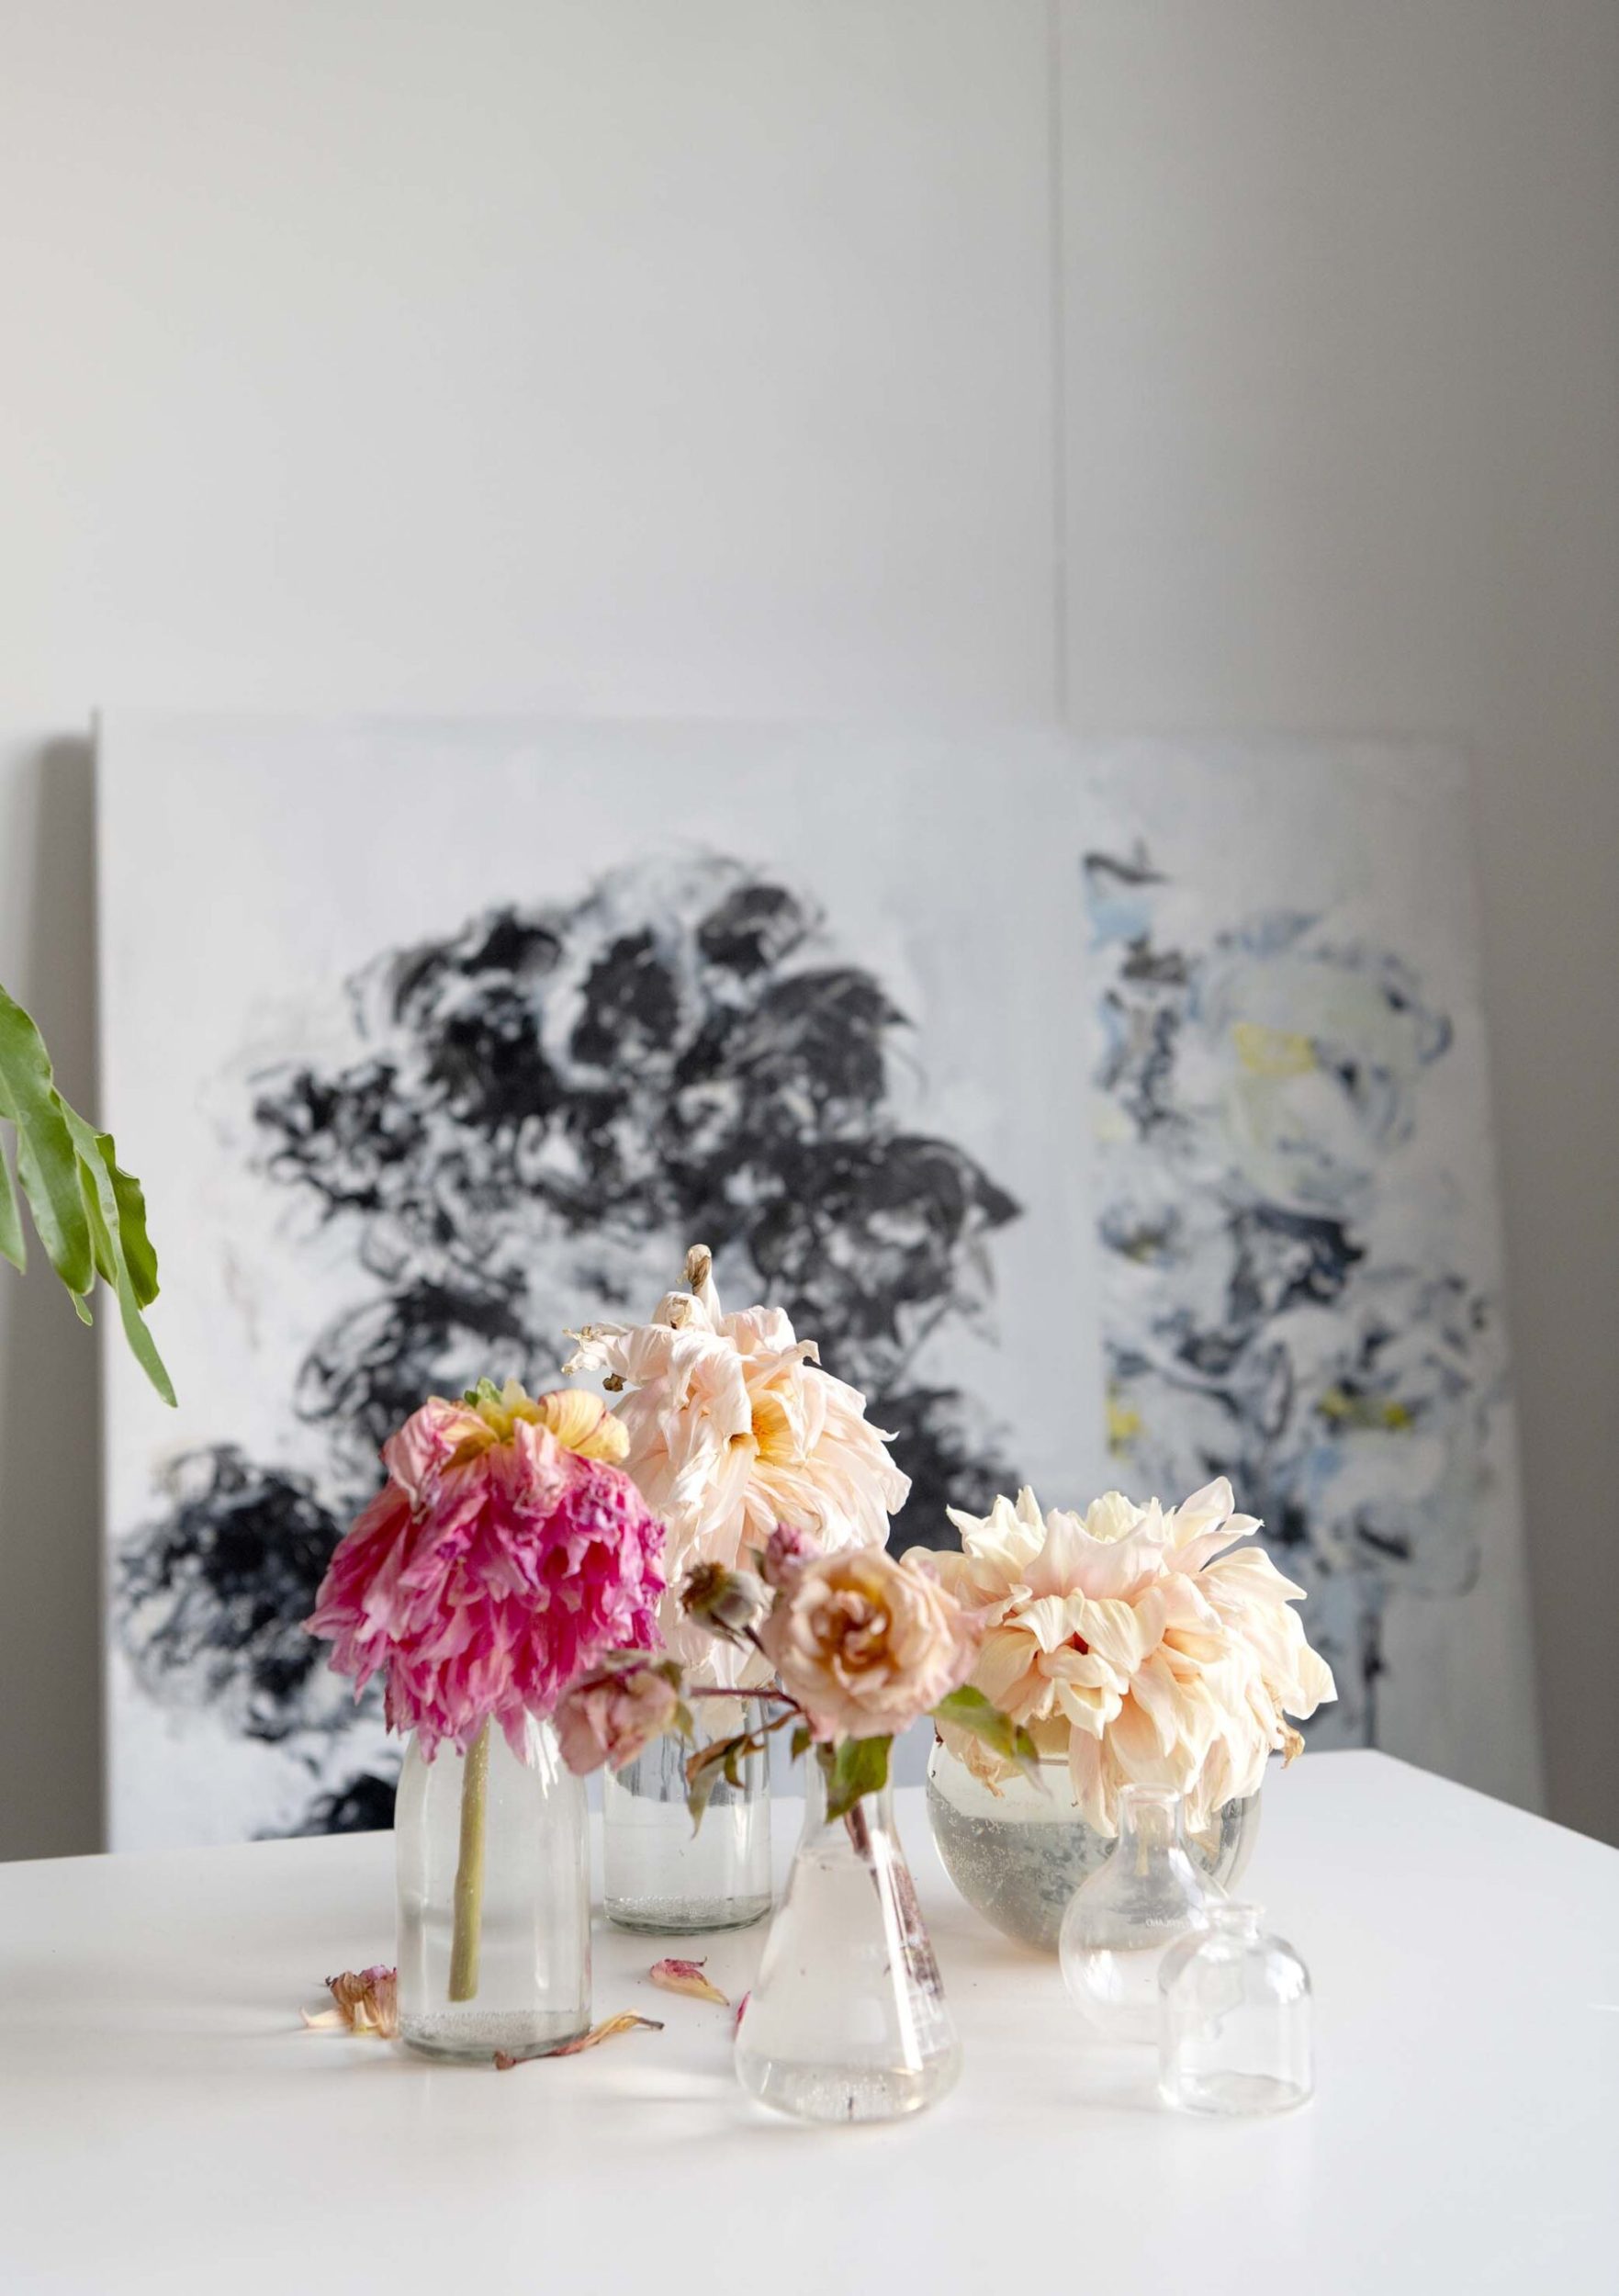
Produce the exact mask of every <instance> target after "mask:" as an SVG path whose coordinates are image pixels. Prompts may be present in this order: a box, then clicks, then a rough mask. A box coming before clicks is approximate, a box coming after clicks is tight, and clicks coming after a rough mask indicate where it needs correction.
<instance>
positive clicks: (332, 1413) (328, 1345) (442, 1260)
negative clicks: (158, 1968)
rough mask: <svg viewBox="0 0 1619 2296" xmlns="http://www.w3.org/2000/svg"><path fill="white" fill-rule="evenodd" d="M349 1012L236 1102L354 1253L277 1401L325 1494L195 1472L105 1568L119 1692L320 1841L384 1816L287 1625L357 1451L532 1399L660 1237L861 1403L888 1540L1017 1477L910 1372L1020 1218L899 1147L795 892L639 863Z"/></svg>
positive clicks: (387, 971) (452, 946)
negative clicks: (137, 1693) (113, 1609)
mask: <svg viewBox="0 0 1619 2296" xmlns="http://www.w3.org/2000/svg"><path fill="white" fill-rule="evenodd" d="M347 995H348V1001H349V1005H350V1008H351V1012H352V1018H353V1022H354V1038H355V1049H354V1057H353V1058H352V1059H350V1060H348V1061H347V1062H345V1063H343V1064H337V1065H324V1064H323V1065H317V1064H312V1063H309V1062H304V1061H298V1060H296V1059H295V1060H292V1061H289V1062H287V1063H286V1064H283V1065H280V1066H278V1067H276V1068H275V1069H273V1070H272V1071H270V1072H268V1073H265V1074H262V1075H258V1076H257V1077H256V1078H255V1079H254V1080H253V1085H252V1094H253V1132H254V1138H255V1142H256V1150H255V1159H254V1160H255V1164H256V1166H257V1168H258V1170H259V1171H260V1172H261V1173H262V1176H263V1178H264V1183H265V1184H266V1185H267V1186H270V1187H275V1188H277V1189H282V1190H285V1191H287V1196H288V1203H289V1208H290V1207H291V1206H292V1205H294V1204H297V1205H300V1206H301V1207H303V1209H304V1211H305V1213H306V1214H307V1215H308V1216H310V1217H312V1218H313V1220H314V1221H315V1222H316V1223H317V1224H318V1225H319V1226H320V1227H321V1228H322V1229H325V1230H328V1231H330V1230H332V1229H334V1228H335V1229H336V1230H337V1231H338V1232H341V1234H342V1235H343V1238H344V1239H345V1241H346V1243H347V1244H348V1245H349V1246H350V1248H351V1249H352V1256H353V1267H354V1286H353V1294H352V1297H351V1299H350V1300H348V1301H347V1302H346V1303H345V1304H344V1305H343V1308H342V1309H341V1311H339V1312H338V1313H337V1314H336V1315H335V1316H333V1317H332V1319H331V1320H330V1321H329V1322H328V1323H327V1324H326V1326H325V1328H324V1329H323V1330H321V1331H320V1332H319V1333H318V1334H315V1335H314V1337H313V1339H312V1342H311V1344H310V1345H309V1350H308V1353H307V1355H306V1356H305V1359H304V1361H303V1364H302V1366H301V1368H300V1371H299V1374H298V1382H297V1390H296V1393H295V1395H294V1396H292V1397H291V1398H289V1399H288V1402H289V1407H290V1409H291V1411H292V1412H293V1413H294V1414H295V1415H296V1417H297V1418H298V1420H299V1421H301V1422H303V1423H304V1424H306V1425H307V1426H310V1427H314V1428H316V1429H318V1430H320V1436H321V1440H322V1444H323V1446H324V1453H325V1458H326V1468H325V1470H324V1471H323V1472H322V1473H320V1475H319V1476H318V1477H316V1478H314V1479H313V1480H310V1479H308V1478H304V1477H299V1476H297V1475H294V1474H292V1473H290V1472H288V1471H286V1470H284V1469H278V1468H276V1467H275V1466H270V1465H264V1464H259V1463H254V1462H252V1461H250V1460H248V1459H246V1458H242V1455H241V1454H240V1452H239V1451H237V1450H235V1449H234V1448H231V1447H230V1446H223V1447H220V1448H219V1449H218V1450H215V1451H212V1452H208V1453H205V1454H202V1455H199V1456H196V1457H193V1458H189V1459H187V1460H186V1461H184V1462H183V1463H182V1465H181V1467H180V1468H179V1469H177V1470H176V1472H175V1476H174V1480H173V1484H172V1488H171V1491H170V1492H169V1505H168V1509H167V1511H166V1513H165V1514H163V1515H162V1516H161V1517H160V1518H159V1519H158V1520H156V1521H155V1522H153V1523H152V1524H150V1525H147V1526H146V1527H145V1528H144V1529H143V1530H142V1531H141V1532H140V1533H138V1534H137V1535H136V1536H134V1537H133V1538H132V1539H131V1540H130V1541H129V1542H128V1544H127V1545H126V1547H125V1548H124V1549H123V1551H122V1554H121V1556H120V1559H119V1565H118V1569H119V1584H118V1631H119V1635H120V1639H121V1642H122V1645H123V1647H124V1649H125V1650H126V1651H127V1652H128V1654H129V1658H130V1660H131V1661H132V1663H133V1665H134V1668H135V1671H136V1672H137V1674H138V1677H139V1679H140V1680H141V1682H142V1683H143V1684H144V1685H145V1687H146V1688H147V1689H148V1691H149V1692H150V1693H151V1694H152V1695H153V1696H156V1697H159V1698H161V1699H163V1700H165V1701H168V1702H170V1703H184V1702H192V1703H199V1702H204V1701H206V1702H208V1703H210V1704H213V1703H219V1702H220V1701H224V1702H226V1703H228V1704H229V1705H230V1707H231V1709H232V1710H233V1712H234V1714H235V1716H236V1717H237V1720H238V1724H239V1727H240V1728H242V1731H244V1732H245V1733H246V1734H248V1735H249V1736H251V1737H253V1738H257V1739H263V1740H265V1741H270V1742H275V1743H277V1744H280V1745H282V1746H284V1747H286V1748H287V1749H288V1750H291V1751H293V1752H294V1753H297V1754H299V1755H300V1756H304V1757H307V1760H308V1763H309V1770H310V1773H311V1777H315V1776H316V1775H319V1776H320V1780H321V1790H320V1793H319V1794H318V1795H317V1794H312V1795H311V1801H310V1806H309V1810H308V1811H307V1812H306V1815H305V1817H304V1818H303V1819H302V1820H301V1821H300V1824H301V1825H302V1826H303V1827H306V1828H309V1829H319V1830H343V1829H349V1828H353V1827H358V1826H363V1825H365V1824H366V1823H369V1822H377V1823H386V1822H387V1809H388V1793H389V1781H388V1779H386V1778H380V1777H378V1776H377V1775H376V1774H375V1773H374V1772H372V1771H366V1772H365V1773H360V1774H356V1775H354V1776H353V1777H349V1778H343V1779H340V1780H339V1781H338V1782H337V1784H335V1785H334V1784H332V1780H331V1772H330V1761H329V1757H330V1754H331V1751H332V1738H333V1736H334V1734H337V1733H340V1732H341V1730H342V1729H343V1722H344V1708H343V1705H342V1703H341V1701H340V1700H338V1699H336V1698H334V1696H333V1694H332V1691H333V1685H332V1682H331V1679H330V1677H328V1676H327V1675H326V1674H325V1671H324V1669H323V1667H322V1665H321V1663H320V1652H318V1651H317V1650H316V1649H315V1648H314V1646H313V1645H311V1644H309V1642H308V1640H307V1638H304V1637H303V1636H302V1634H301V1630H300V1628H299V1626H298V1621H299V1620H301V1619H302V1618H303V1617H304V1616H305V1615H307V1613H308V1611H309V1608H310V1605H311V1603H312V1600H313V1596H314V1592H315V1587H316V1584H317V1583H318V1581H319V1579H320V1573H321V1570H323V1568H324V1564H325V1559H326V1557H327V1555H328V1554H329V1553H330V1550H331V1548H332V1544H333V1542H334V1540H335V1538H336V1537H337V1536H338V1535H339V1532H340V1530H341V1527H342V1525H343V1523H344V1522H345V1521H346V1520H348V1519H349V1518H350V1517H351V1516H352V1514H354V1511H355V1510H356V1509H357V1508H358V1507H359V1506H360V1505H362V1504H363V1503H365V1499H366V1498H367V1497H368V1496H369V1495H370V1492H371V1491H373V1490H374V1489H375V1488H376V1483H377V1473H378V1469H377V1450H378V1447H379V1446H380V1444H381V1442H382V1441H383V1439H384V1437H385V1436H386V1435H388V1433H389V1432H390V1431H391V1430H392V1429H393V1428H394V1427H395V1426H397V1425H398V1424H399V1422H400V1420H401V1419H403V1418H404V1417H405V1416H406V1414H407V1413H408V1412H410V1411H411V1410H412V1409H414V1408H415V1406H416V1405H417V1404H418V1403H420V1402H421V1401H422V1398H423V1397H424V1396H426V1395H428V1394H429V1393H433V1392H450V1393H454V1392H456V1391H458V1390H460V1389H461V1388H462V1387H464V1386H466V1385H467V1384H468V1383H469V1382H470V1381H472V1380H474V1379H477V1378H478V1377H480V1376H481V1375H483V1374H485V1373H492V1374H493V1375H494V1376H496V1377H504V1376H506V1375H507V1374H511V1373H515V1374H516V1375H517V1376H518V1377H520V1378H522V1379H524V1380H525V1381H526V1382H528V1383H530V1384H531V1385H532V1384H534V1383H536V1382H545V1381H546V1380H549V1379H554V1378H555V1377H556V1375H557V1371H558V1369H559V1367H560V1363H561V1359H562V1353H563V1350H564V1347H565V1345H566V1343H565V1342H564V1340H563V1336H562V1335H563V1333H564V1330H565V1328H566V1327H567V1326H568V1324H569V1323H574V1322H579V1320H581V1318H582V1317H583V1316H584V1315H587V1314H591V1315H595V1316H597V1317H599V1318H600V1317H608V1316H612V1315H614V1314H622V1315H624V1316H625V1317H626V1318H632V1319H633V1318H634V1317H635V1316H638V1315H641V1314H644V1313H645V1312H646V1310H647V1308H648V1306H649V1305H650V1303H651V1301H652V1300H655V1299H656V1298H657V1297H658V1295H659V1294H660V1293H661V1292H662V1291H663V1290H665V1289H667V1288H668V1287H669V1283H670V1281H671V1280H672V1279H673V1277H674V1275H675V1273H676V1271H677V1270H678V1269H679V1267H680V1261H681V1255H682V1254H683V1252H684V1249H685V1246H686V1245H687V1244H689V1243H691V1242H692V1241H694V1240H697V1239H701V1240H702V1241H703V1242H705V1243H707V1244H710V1245H711V1246H712V1247H713V1249H714V1255H715V1260H716V1270H717V1274H718V1278H719V1281H720V1285H721V1289H722V1291H724V1292H725V1293H726V1294H727V1295H728V1296H730V1297H733V1298H737V1299H747V1300H754V1299H759V1300H767V1301H770V1302H771V1303H773V1304H776V1305H778V1306H781V1307H782V1308H784V1309H785V1310H786V1311H787V1312H788V1314H789V1315H790V1316H791V1317H792V1319H793V1322H794V1323H795V1324H796V1326H797V1327H798V1329H799V1330H800V1331H801V1332H804V1333H809V1334H814V1335H815V1337H816V1338H817V1339H818V1340H819V1342H820V1345H821V1352H822V1356H823V1358H824V1360H825V1362H826V1366H827V1367H828V1368H829V1369H831V1370H833V1371H835V1372H836V1373H837V1374H838V1377H840V1378H842V1379H847V1380H849V1382H850V1383H852V1384H853V1385H855V1386H856V1387H859V1388H860V1389H861V1390H863V1391H864V1392H865V1393H866V1395H867V1396H868V1398H869V1401H870V1408H871V1416H872V1418H873V1419H874V1420H875V1422H876V1423H877V1424H879V1425H881V1426H883V1427H885V1428H888V1429H892V1430H894V1436H895V1439H894V1454H895V1457H896V1458H897V1460H898V1462H899V1464H900V1466H901V1467H902V1468H903V1469H904V1470H905V1473H906V1474H908V1475H909V1476H910V1477H911V1479H912V1484H913V1498H912V1502H911V1505H910V1508H909V1509H908V1510H907V1515H906V1534H907V1536H909V1537H911V1538H913V1539H916V1538H919V1539H922V1540H924V1541H940V1542H942V1541H943V1540H944V1539H946V1538H948V1537H949V1535H950V1534H949V1530H948V1525H947V1524H946V1521H945V1514H944V1510H945V1507H946V1506H947V1504H949V1505H957V1506H964V1507H967V1508H969V1509H971V1510H973V1512H983V1511H984V1509H985V1508H987V1506H988V1505H989V1503H990V1502H991V1500H992V1499H993V1496H994V1494H995V1491H997V1490H1000V1489H1003V1488H1006V1487H1007V1486H1009V1485H1010V1484H1011V1483H1013V1482H1014V1481H1015V1480H1016V1474H1015V1470H1014V1469H1012V1468H1011V1467H1010V1466H1009V1465H1008V1464H1007V1463H1006V1460H1005V1458H1003V1456H1002V1452H1001V1447H1000V1444H1001V1438H1000V1435H999V1432H998V1431H997V1429H996V1428H995V1427H994V1426H993V1425H991V1424H986V1422H985V1421H984V1416H983V1414H982V1413H981V1412H980V1411H979V1409H978V1407H977V1406H976V1405H975V1404H974V1402H973V1400H972V1399H971V1398H970V1397H969V1396H968V1395H967V1394H965V1393H964V1392H962V1391H961V1390H958V1389H957V1388H955V1387H952V1386H949V1385H943V1384H940V1383H939V1381H938V1380H937V1379H929V1378H928V1376H927V1374H926V1373H925V1371H924V1370H923V1369H922V1368H921V1363H922V1359H923V1353H924V1349H925V1347H926V1345H927V1343H928V1341H929V1339H931V1338H932V1337H933V1336H934V1334H936V1333H938V1332H939V1330H940V1329H941V1328H947V1327H949V1326H950V1324H951V1323H956V1324H967V1325H972V1326H975V1327H978V1328H987V1326H988V1318H989V1314H990V1311H991V1308H992V1305H993V1293H994V1282H993V1274H992V1270H991V1266H990V1258H989V1251H988V1245H989V1242H990V1239H992V1238H993V1236H994V1235H995V1232H997V1231H999V1230H1002V1229H1004V1228H1005V1227H1006V1226H1007V1225H1008V1223H1010V1222H1011V1221H1015V1220H1017V1218H1019V1217H1020V1207H1019V1206H1018V1205H1017V1203H1016V1202H1015V1201H1014V1200H1013V1199H1012V1198H1011V1196H1010V1195H1008V1194H1007V1192H1006V1190H1005V1189H1004V1188H1003V1187H1000V1186H999V1185H998V1184H997V1183H996V1182H995V1180H994V1179H993V1178H992V1177H991V1176H990V1175H989V1174H988V1173H987V1172H985V1171H984V1168H983V1166H982V1165H979V1164H978V1163H977V1162H976V1161H975V1160H974V1158H973V1157H972V1156H971V1155H969V1154H967V1153H966V1152H965V1151H964V1150H962V1149H961V1148H960V1147H958V1146H957V1145H955V1144H954V1143H953V1142H950V1141H949V1140H947V1139H944V1138H941V1137H939V1136H938V1135H937V1134H933V1133H928V1132H922V1131H915V1130H912V1129H908V1128H907V1127H906V1126H905V1124H904V1123H903V1122H902V1121H900V1120H899V1119H898V1117H897V1116H896V1114H895V1113H894V1105H895V1092H894V1086H895V1083H896V1063H901V1062H906V1063H910V1064H914V1063H915V1060H916V1052H915V1051H914V1050H912V1049H911V1047H912V1044H913V1041H914V1032H913V1031H912V1030H911V1023H910V1021H909V1020H908V1019H907V1016H906V1015H905V1012H904V1011H903V1010H902V1009H901V1008H900V1007H898V1006H897V1005H896V1004H895V1002H894V999H893V997H892V996H891V995H890V994H889V992H888V990H887V989H886V988H885V987H884V985H883V983H882V982H881V981H880V980H879V979H878V978H877V977H876V975H875V974H872V973H871V972H870V971H869V970H867V969H865V968H864V967H861V966H860V965H857V964H853V963H851V962H848V961H847V960H846V959H844V958H842V957H841V956H840V955H839V953H838V951H837V949H836V948H835V947H834V946H832V945H831V943H830V941H829V939H828V936H827V933H826V928H825V925H824V922H823V919H822V917H821V916H820V914H819V912H818V910H817V908H816V907H815V904H814V903H813V902H812V901H811V900H810V899H809V898H807V897H806V896H805V895H804V894H803V893H802V892H799V891H797V890H795V889H793V887H791V886H790V885H788V884H784V883H782V882H780V881H779V880H777V879H775V878H773V877H770V876H767V875H761V874H759V872H757V871H754V870H750V869H748V868H746V867H744V866H743V865H742V864H740V863H739V862H736V861H730V860H726V859H723V858H721V857H718V856H713V855H710V856H703V857H700V858H697V859H690V860H679V861H675V860H671V861H658V862H648V863H644V864H640V865H636V866H632V867H630V868H627V869H624V870H622V871H618V872H613V874H611V875H609V876H607V877H604V878H603V879H602V880H601V881H599V882H598V883H597V884H595V885H593V886H592V887H591V888H590V891H589V892H588V893H587V894H586V895H585V896H584V897H583V898H582V899H580V900H579V901H578V902H577V903H574V904H571V905H563V904H558V905H556V906H548V907H543V908H535V909H532V910H523V909H519V908H515V907H508V908H500V909H496V910H492V911H490V912H489V913H487V914H484V915H482V916H479V917H475V918H473V919H472V920H471V921H470V922H469V923H467V925H466V926H465V927H464V928H463V929H461V930H460V931H459V932H457V933H455V935H453V936H452V937H450V938H449V939H446V940H433V941H428V942H424V943H422V945H420V946H418V947H414V948H410V949H405V950H401V951H390V952H388V953H386V954H384V955H381V956H379V957H378V958H377V960H376V962H373V963H372V964H370V965H368V966H367V967H365V970H364V971H363V972H361V973H360V974H359V975H358V976H357V977H356V978H354V980H353V981H351V982H350V983H349V984H348V990H347ZM913 1526H914V1527H913Z"/></svg>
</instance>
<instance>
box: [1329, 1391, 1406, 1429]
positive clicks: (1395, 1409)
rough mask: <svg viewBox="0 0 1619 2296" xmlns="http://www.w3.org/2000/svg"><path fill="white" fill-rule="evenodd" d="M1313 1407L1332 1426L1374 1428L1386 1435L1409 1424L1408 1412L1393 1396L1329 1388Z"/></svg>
mask: <svg viewBox="0 0 1619 2296" xmlns="http://www.w3.org/2000/svg"><path fill="white" fill-rule="evenodd" d="M1316 1409H1317V1410H1318V1411H1319V1412H1321V1417H1322V1418H1323V1419H1329V1420H1331V1421H1332V1424H1333V1426H1335V1427H1373V1428H1377V1430H1379V1431H1380V1432H1381V1433H1383V1434H1386V1435H1402V1434H1403V1433H1404V1431H1405V1430H1406V1428H1408V1427H1409V1426H1410V1425H1411V1412H1409V1411H1408V1410H1407V1408H1406V1406H1405V1405H1404V1404H1403V1403H1402V1402H1400V1401H1399V1400H1398V1399H1397V1398H1396V1397H1395V1396H1392V1395H1387V1396H1385V1395H1346V1394H1345V1393H1344V1390H1343V1389H1342V1388H1341V1387H1330V1388H1329V1389H1328V1390H1327V1391H1326V1393H1325V1394H1324V1395H1323V1396H1322V1397H1321V1401H1320V1402H1319V1403H1318V1404H1317V1405H1316Z"/></svg>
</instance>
